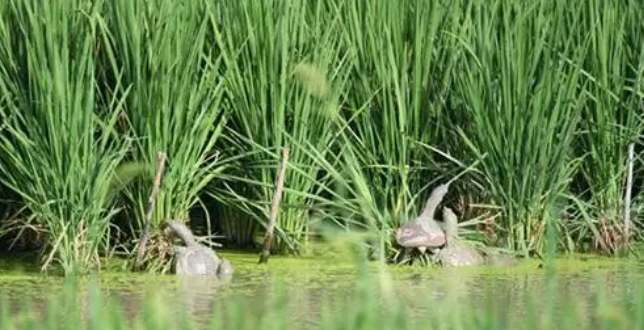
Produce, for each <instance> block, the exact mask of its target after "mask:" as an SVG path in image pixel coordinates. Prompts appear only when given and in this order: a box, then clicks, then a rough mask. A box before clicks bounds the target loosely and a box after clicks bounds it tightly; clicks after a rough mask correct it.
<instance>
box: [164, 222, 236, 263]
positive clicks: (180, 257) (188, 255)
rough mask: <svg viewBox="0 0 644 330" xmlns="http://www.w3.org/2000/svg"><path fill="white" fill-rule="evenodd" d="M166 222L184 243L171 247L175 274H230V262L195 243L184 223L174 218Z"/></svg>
mask: <svg viewBox="0 0 644 330" xmlns="http://www.w3.org/2000/svg"><path fill="white" fill-rule="evenodd" d="M167 224H168V227H170V228H171V229H172V230H173V231H174V233H175V234H177V236H179V237H180V238H181V239H182V240H183V242H184V243H185V244H186V246H176V245H175V246H173V247H172V251H173V253H174V257H175V273H176V274H177V275H230V274H232V273H233V268H232V265H231V264H230V262H229V261H228V260H226V259H220V258H219V257H218V256H217V254H216V253H215V251H213V250H212V249H210V248H208V247H205V246H202V245H200V244H199V243H197V241H196V240H195V237H194V235H193V234H192V232H191V231H190V229H188V227H186V225H184V224H182V223H180V222H177V221H174V220H170V221H167Z"/></svg>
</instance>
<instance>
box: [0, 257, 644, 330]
mask: <svg viewBox="0 0 644 330" xmlns="http://www.w3.org/2000/svg"><path fill="white" fill-rule="evenodd" d="M222 255H223V256H224V257H227V258H229V259H230V260H231V261H232V262H233V263H234V265H235V266H236V273H235V274H234V276H233V277H232V278H231V279H229V280H227V281H221V280H219V281H217V280H206V279H201V280H199V279H194V278H193V279H180V278H177V277H174V276H171V275H155V276H153V275H134V274H124V273H109V274H104V275H102V276H101V277H100V289H101V291H102V292H103V293H104V294H105V296H107V297H110V298H111V299H114V301H115V302H117V303H118V305H119V306H120V307H121V310H122V311H123V312H124V314H125V316H126V317H127V318H128V319H132V318H134V317H136V316H137V315H139V314H140V313H141V309H142V306H143V303H144V302H145V300H146V299H147V298H148V297H150V295H151V294H152V293H154V294H156V295H160V296H163V297H164V299H167V300H168V301H172V302H175V303H179V306H181V307H180V308H185V310H186V311H188V313H189V315H191V316H192V317H194V319H195V320H196V321H198V322H200V323H205V322H208V321H209V320H210V318H211V315H212V311H213V308H219V307H218V306H222V305H221V303H222V302H226V301H227V300H230V299H233V298H238V299H241V300H242V301H248V302H249V303H258V302H262V301H266V300H267V299H270V298H272V297H275V295H276V293H277V292H278V291H279V290H285V293H286V294H287V295H288V297H289V299H288V301H287V302H286V306H285V308H286V310H287V311H288V313H287V315H288V318H289V321H290V322H289V324H291V325H296V327H297V328H302V329H306V328H308V327H309V326H311V325H314V324H316V323H317V322H318V321H319V318H320V313H321V310H322V305H323V302H326V301H327V300H328V299H326V298H329V297H330V298H337V299H336V300H337V301H345V300H346V298H347V297H349V296H350V294H351V292H353V291H354V290H355V289H356V287H357V285H356V278H357V269H356V268H355V267H354V265H353V263H352V262H351V261H350V260H341V259H334V258H316V257H308V258H276V257H273V258H271V260H270V261H269V264H268V265H258V264H257V256H256V255H244V254H226V253H222ZM368 269H370V272H371V273H374V274H375V273H376V272H377V270H376V269H377V267H375V265H370V266H369V267H368ZM388 270H390V271H389V272H388V274H389V275H390V281H389V284H390V289H391V291H390V293H392V294H393V295H394V296H395V297H396V299H398V300H399V301H402V302H403V303H405V304H407V306H409V308H410V311H411V314H412V316H414V317H418V319H419V320H420V319H422V318H423V316H426V315H428V314H429V313H430V312H432V311H433V312H435V311H436V310H437V309H439V308H441V306H453V304H448V303H458V306H459V308H460V309H461V310H463V311H467V310H468V308H469V310H481V309H482V308H483V307H485V306H488V304H489V298H490V297H492V298H493V299H494V301H495V302H496V303H497V304H499V306H502V308H501V309H500V310H499V312H500V313H506V314H507V313H510V315H509V317H510V319H516V320H520V319H521V318H522V317H524V315H525V313H526V310H527V309H528V307H527V306H528V305H527V304H528V298H529V297H534V298H537V301H539V299H540V297H543V295H544V294H545V291H546V274H545V270H544V269H541V268H540V267H538V262H536V261H525V262H523V263H522V264H521V265H519V266H516V267H511V268H505V267H492V266H488V267H467V268H444V269H440V268H422V267H409V266H404V267H403V266H391V267H388ZM557 270H558V272H557V274H558V275H557V280H556V283H557V292H558V293H559V295H560V296H561V297H563V298H565V297H567V298H570V297H574V298H575V301H576V303H577V304H578V305H579V306H580V307H581V308H586V309H588V310H590V311H591V312H592V309H593V308H595V307H596V306H594V298H595V297H596V294H597V290H598V289H599V288H602V289H604V290H605V292H606V297H607V299H608V300H607V301H608V302H610V303H615V304H617V303H619V304H625V305H629V303H630V302H632V301H633V300H634V299H635V295H636V292H633V291H632V290H630V289H629V288H631V287H635V284H639V283H642V280H644V265H642V264H641V263H637V262H624V261H609V260H603V261H579V260H559V261H558V262H557ZM284 283H286V284H287V285H280V284H284ZM630 284H633V285H630ZM62 288H63V280H62V279H61V278H58V277H45V276H38V275H10V274H7V273H6V272H5V273H4V274H3V273H0V298H1V299H2V300H5V301H8V302H9V306H10V309H11V310H12V311H13V312H18V311H19V310H21V309H22V308H24V306H23V304H22V302H23V301H24V300H25V299H29V300H30V305H29V306H30V309H32V310H33V311H35V312H36V313H38V314H40V315H45V313H46V308H47V307H46V301H47V299H46V298H47V297H50V296H51V294H53V293H56V292H59V291H61V290H62ZM381 303H382V304H383V305H386V299H385V298H383V299H382V301H381ZM537 306H538V304H537ZM541 307H543V306H541ZM541 307H539V306H538V308H541ZM331 308H333V305H331Z"/></svg>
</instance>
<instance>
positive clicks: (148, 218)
mask: <svg viewBox="0 0 644 330" xmlns="http://www.w3.org/2000/svg"><path fill="white" fill-rule="evenodd" d="M166 159H167V156H166V154H165V153H163V152H160V153H159V155H158V157H157V173H156V175H155V177H154V184H153V185H152V192H151V193H150V197H149V198H148V209H147V212H146V214H145V228H144V229H143V235H141V241H139V251H138V253H137V257H136V268H138V269H140V268H141V265H143V256H144V254H145V246H146V245H147V244H148V240H150V222H152V214H153V213H154V205H155V204H156V199H157V194H158V193H159V187H161V178H162V177H163V172H164V169H165V161H166Z"/></svg>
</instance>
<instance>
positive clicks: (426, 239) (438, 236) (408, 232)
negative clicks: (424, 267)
mask: <svg viewBox="0 0 644 330" xmlns="http://www.w3.org/2000/svg"><path fill="white" fill-rule="evenodd" d="M448 190H449V183H445V184H442V185H440V186H438V187H436V188H434V190H433V191H432V193H431V195H430V196H429V199H428V200H427V203H426V205H425V208H424V209H423V212H422V213H421V214H420V215H419V216H418V217H416V219H414V220H412V221H409V222H407V223H405V224H404V225H403V226H402V227H400V228H397V229H396V231H395V236H396V242H397V243H398V244H399V245H400V246H402V247H404V248H405V250H406V252H408V249H418V250H419V251H420V252H421V253H425V251H426V250H427V249H428V248H429V249H433V248H437V247H440V246H443V245H444V244H445V242H446V240H445V232H444V231H443V229H442V228H441V225H440V224H439V223H438V222H437V221H436V220H434V213H435V212H436V208H437V207H438V205H439V204H440V203H441V201H442V200H443V197H445V195H446V194H447V191H448Z"/></svg>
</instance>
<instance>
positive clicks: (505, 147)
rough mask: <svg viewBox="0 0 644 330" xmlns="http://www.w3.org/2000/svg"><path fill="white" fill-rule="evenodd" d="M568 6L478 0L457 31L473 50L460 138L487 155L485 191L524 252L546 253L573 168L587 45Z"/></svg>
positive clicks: (462, 79) (511, 240) (462, 83)
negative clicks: (576, 37) (573, 29)
mask: <svg viewBox="0 0 644 330" xmlns="http://www.w3.org/2000/svg"><path fill="white" fill-rule="evenodd" d="M568 14H575V12H571V11H570V8H569V7H568V5H563V4H558V3H553V2H549V1H536V2H531V3H530V4H528V3H526V2H523V1H492V2H489V1H486V2H472V3H470V5H469V7H468V10H467V14H466V15H465V18H464V21H463V24H462V26H461V27H462V30H461V31H459V32H457V33H456V35H457V37H459V38H460V39H461V40H462V42H463V49H464V51H466V53H467V57H466V58H465V59H464V60H463V63H462V71H461V72H460V74H459V75H458V77H457V82H458V93H459V94H460V95H461V96H462V98H463V102H464V104H465V107H466V108H467V110H468V111H469V116H470V117H471V121H472V122H471V127H469V129H467V130H462V134H461V136H462V137H463V141H464V142H465V143H466V144H467V146H468V147H469V148H470V150H471V152H472V153H473V155H475V156H476V157H478V159H480V161H481V167H480V170H481V171H482V172H483V179H482V181H484V182H485V183H486V185H485V187H486V188H487V189H489V190H488V191H487V194H486V195H487V196H489V197H487V198H488V199H489V200H491V201H492V202H493V203H495V204H497V205H501V206H502V207H503V217H502V218H501V221H502V223H501V224H500V227H501V228H503V229H505V230H507V232H506V233H505V235H503V236H504V237H505V238H506V245H507V246H508V247H511V248H515V249H521V250H523V251H524V252H528V251H530V250H537V251H541V252H543V247H544V237H545V236H544V235H545V224H546V223H547V221H548V218H549V217H551V216H552V214H558V213H559V212H556V213H553V211H555V210H558V209H560V208H562V207H563V206H562V202H561V195H562V194H563V193H565V192H566V191H567V185H568V182H569V180H570V178H571V176H572V173H573V171H574V170H575V162H574V159H573V158H572V155H571V152H572V150H571V147H572V142H573V138H574V134H575V129H576V127H577V124H578V122H579V117H580V110H581V107H582V106H583V96H582V95H580V93H579V91H578V90H579V86H580V75H581V69H580V67H579V63H580V60H581V59H582V58H583V56H584V55H585V47H586V46H585V43H583V42H581V43H574V42H573V40H572V39H571V38H570V36H568V35H566V34H565V32H566V25H567V24H569V20H571V19H572V20H573V21H574V17H568Z"/></svg>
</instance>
